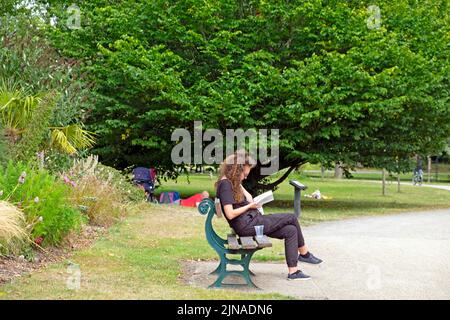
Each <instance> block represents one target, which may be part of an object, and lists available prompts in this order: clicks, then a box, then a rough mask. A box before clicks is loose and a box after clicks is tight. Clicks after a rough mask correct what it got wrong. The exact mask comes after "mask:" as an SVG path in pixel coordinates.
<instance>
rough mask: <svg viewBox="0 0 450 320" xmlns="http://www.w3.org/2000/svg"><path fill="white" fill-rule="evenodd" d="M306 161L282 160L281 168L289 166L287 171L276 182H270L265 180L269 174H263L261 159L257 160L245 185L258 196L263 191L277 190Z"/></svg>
mask: <svg viewBox="0 0 450 320" xmlns="http://www.w3.org/2000/svg"><path fill="white" fill-rule="evenodd" d="M304 163H305V161H303V162H299V163H284V162H282V161H280V169H279V170H280V171H281V170H283V169H286V168H287V171H286V172H285V173H284V174H283V175H282V176H281V177H280V178H278V179H277V180H275V181H274V182H271V183H268V182H267V181H265V179H267V176H265V175H262V174H261V167H262V165H261V163H260V162H259V161H257V164H256V166H255V167H254V168H253V169H252V170H251V171H250V173H249V175H248V176H247V179H245V180H244V181H243V182H242V184H243V185H244V188H245V189H246V190H247V191H248V192H250V194H251V195H252V196H256V195H258V194H259V193H260V192H262V191H267V190H275V188H276V187H277V186H278V185H279V184H280V183H282V182H283V181H284V180H286V178H287V177H288V176H289V174H290V173H291V172H292V171H293V170H294V169H295V168H298V167H299V166H300V165H302V164H304Z"/></svg>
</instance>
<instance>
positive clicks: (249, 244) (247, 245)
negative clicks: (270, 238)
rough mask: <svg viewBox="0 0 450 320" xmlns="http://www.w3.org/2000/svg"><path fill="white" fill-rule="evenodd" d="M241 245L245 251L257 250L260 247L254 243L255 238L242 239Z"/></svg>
mask: <svg viewBox="0 0 450 320" xmlns="http://www.w3.org/2000/svg"><path fill="white" fill-rule="evenodd" d="M239 239H240V240H241V245H242V248H243V249H255V248H258V245H257V244H256V242H255V241H253V237H240V238H239Z"/></svg>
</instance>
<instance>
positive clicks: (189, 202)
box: [180, 193, 203, 207]
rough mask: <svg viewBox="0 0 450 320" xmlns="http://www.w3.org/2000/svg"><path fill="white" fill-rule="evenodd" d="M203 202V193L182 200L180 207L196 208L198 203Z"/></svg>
mask: <svg viewBox="0 0 450 320" xmlns="http://www.w3.org/2000/svg"><path fill="white" fill-rule="evenodd" d="M202 200H203V196H202V194H201V193H197V194H194V195H193V196H192V197H189V198H187V199H181V200H180V205H181V206H185V207H196V203H198V202H200V201H202Z"/></svg>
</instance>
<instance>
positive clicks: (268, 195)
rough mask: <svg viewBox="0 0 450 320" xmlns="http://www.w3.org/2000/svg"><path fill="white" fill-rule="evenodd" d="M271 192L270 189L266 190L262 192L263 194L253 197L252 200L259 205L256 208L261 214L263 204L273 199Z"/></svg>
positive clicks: (262, 212)
mask: <svg viewBox="0 0 450 320" xmlns="http://www.w3.org/2000/svg"><path fill="white" fill-rule="evenodd" d="M273 199H274V198H273V192H272V191H270V190H269V191H267V192H264V193H263V194H260V195H259V196H257V197H254V198H253V201H255V202H256V203H258V204H259V205H261V208H258V210H259V212H261V214H264V209H263V208H262V205H263V204H266V203H268V202H270V201H273Z"/></svg>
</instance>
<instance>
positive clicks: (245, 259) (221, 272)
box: [209, 252, 258, 288]
mask: <svg viewBox="0 0 450 320" xmlns="http://www.w3.org/2000/svg"><path fill="white" fill-rule="evenodd" d="M253 254H254V252H252V253H247V254H242V255H241V260H240V263H239V265H241V266H242V268H243V270H242V271H227V267H226V266H227V264H228V259H227V257H226V256H225V255H220V264H219V266H218V267H217V268H216V269H215V270H214V271H213V272H211V273H210V274H218V276H217V279H216V281H214V283H213V284H211V285H210V286H209V287H210V288H220V287H222V281H223V280H224V279H225V277H226V276H228V275H230V274H236V275H239V276H241V277H243V278H244V280H245V282H246V284H247V285H248V286H250V287H253V288H258V287H257V286H256V285H255V284H254V283H253V281H252V279H251V277H250V275H251V274H253V272H251V271H250V269H249V265H250V260H251V259H252V256H253Z"/></svg>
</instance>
